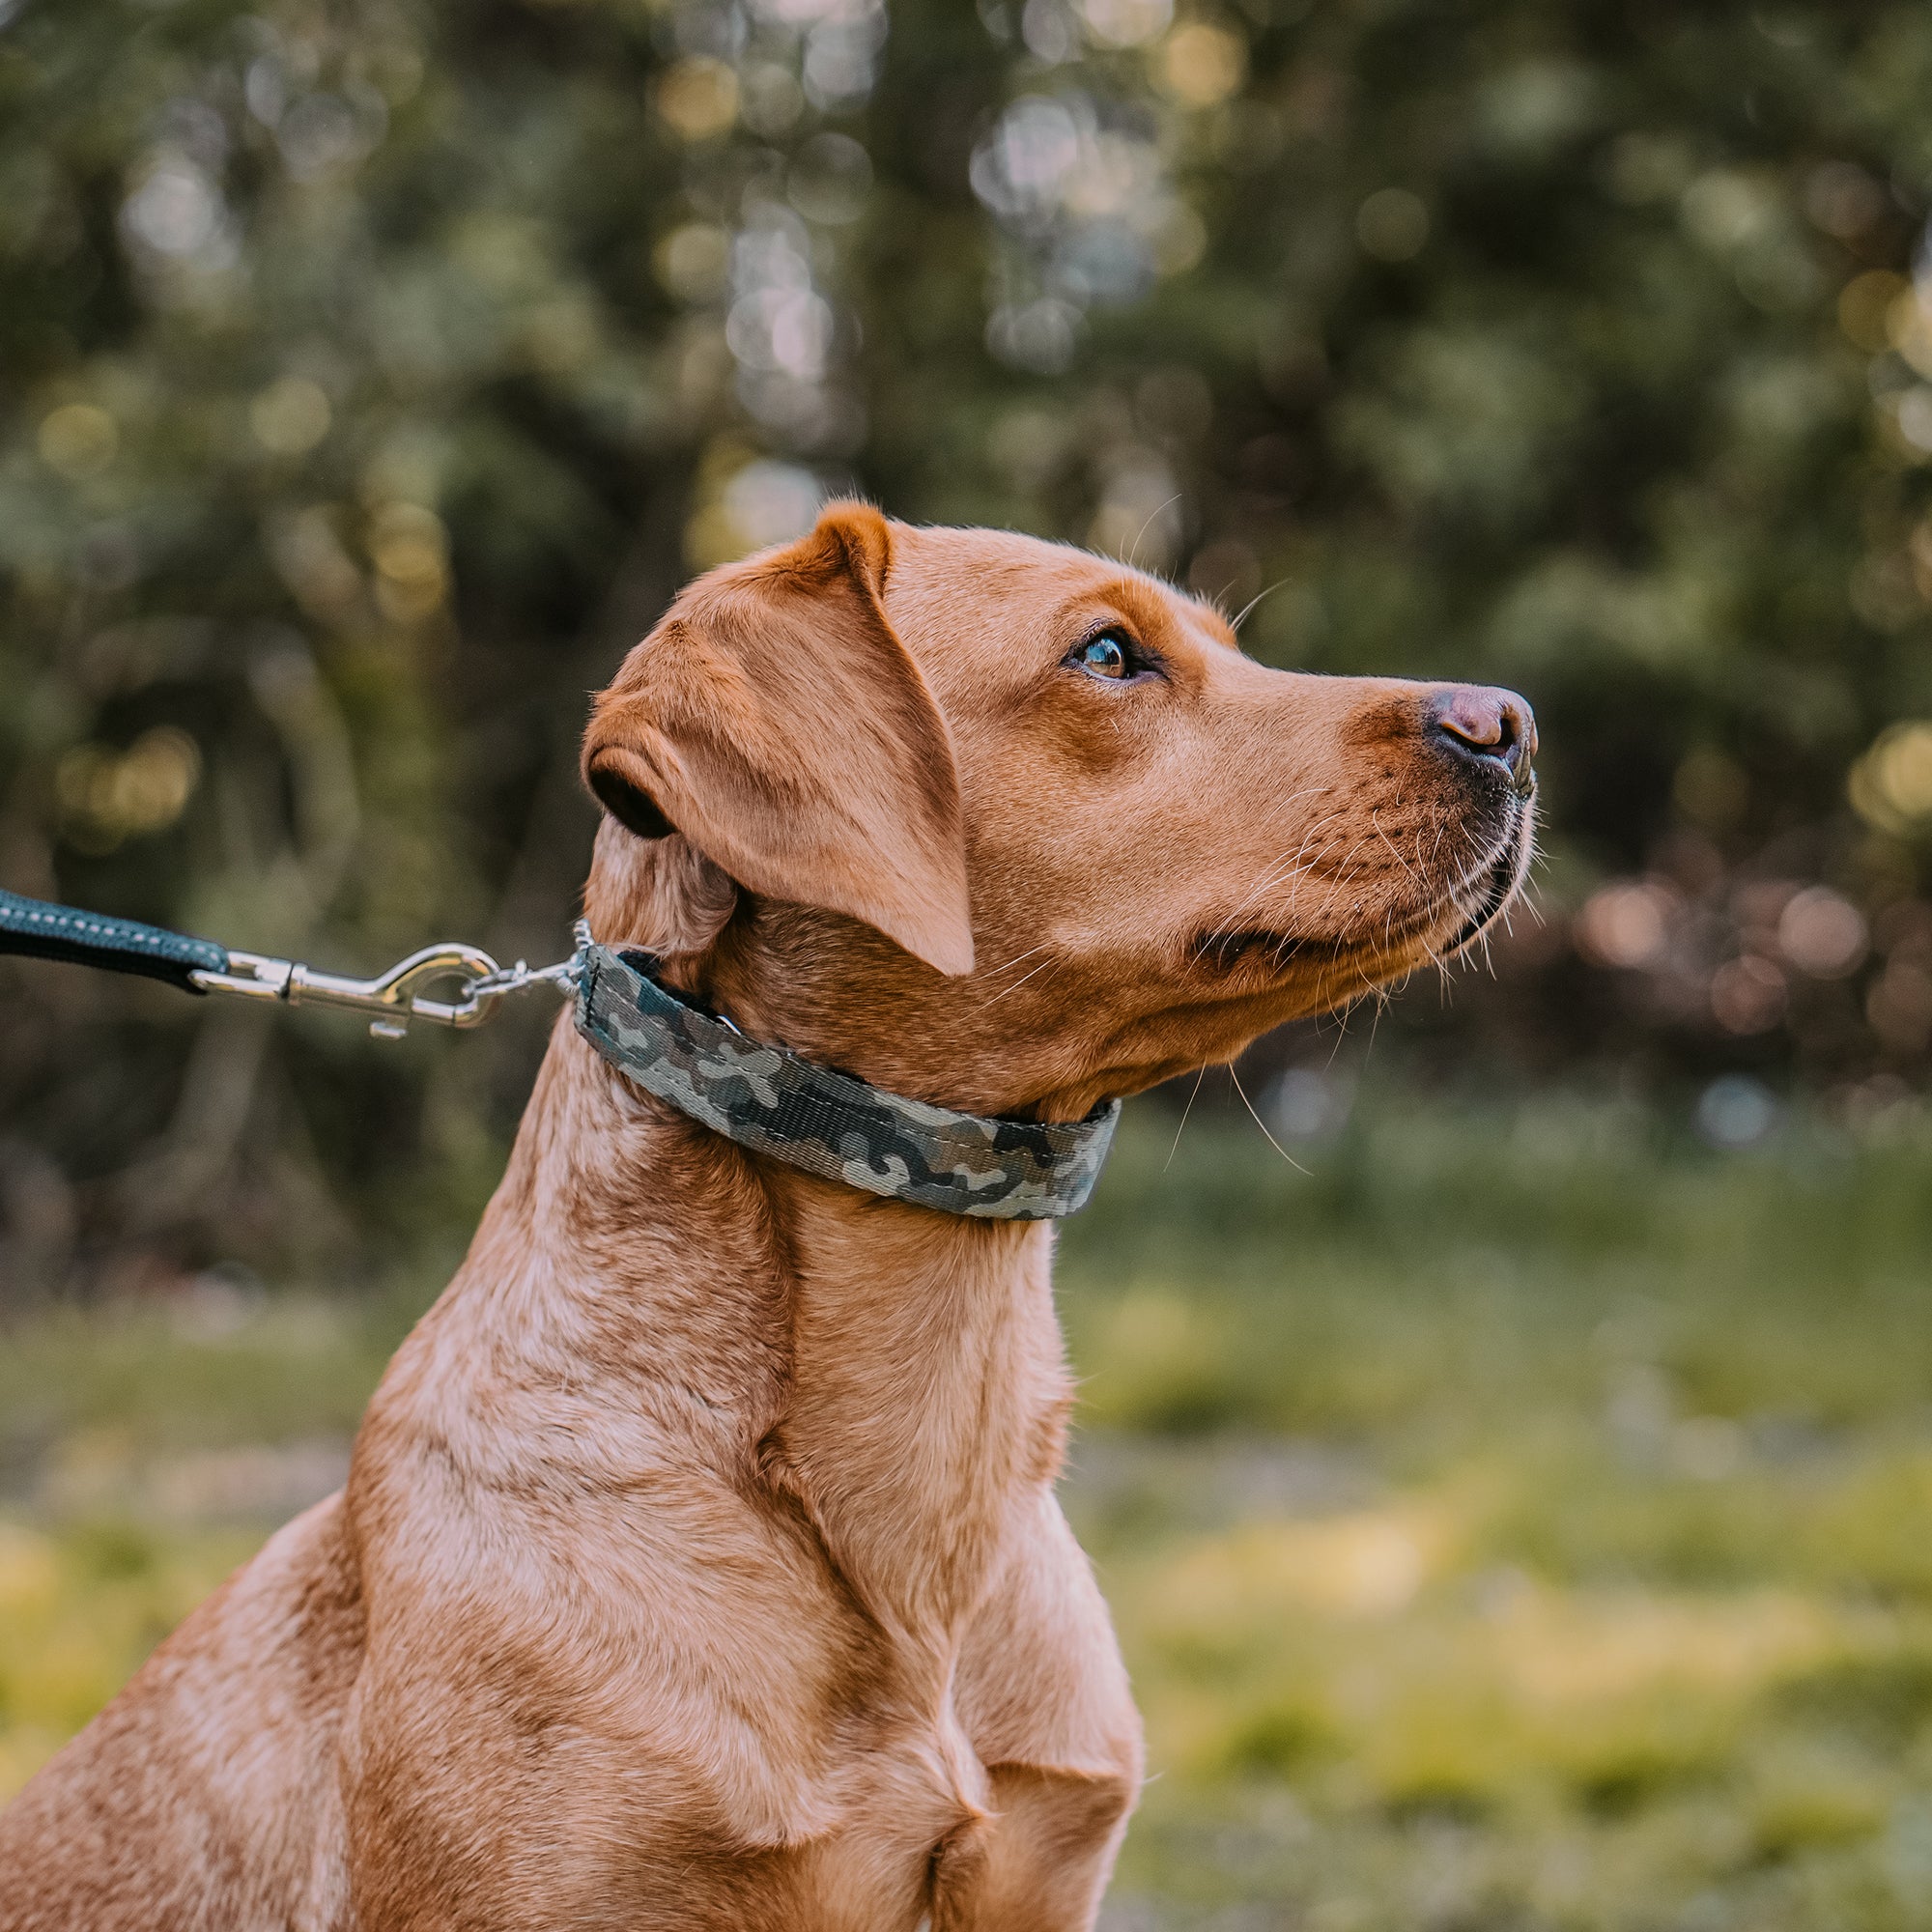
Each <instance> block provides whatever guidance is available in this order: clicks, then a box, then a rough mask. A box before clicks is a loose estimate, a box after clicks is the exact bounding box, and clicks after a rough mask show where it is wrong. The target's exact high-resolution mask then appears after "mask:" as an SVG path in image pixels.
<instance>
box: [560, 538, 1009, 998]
mask: <svg viewBox="0 0 1932 1932" xmlns="http://www.w3.org/2000/svg"><path fill="white" fill-rule="evenodd" d="M891 545H892V538H891V533H890V531H889V529H888V527H887V525H886V520H885V518H884V517H882V516H881V515H880V514H879V513H878V511H876V510H874V509H872V508H870V507H869V506H868V505H866V504H862V503H835V504H833V505H831V506H830V507H828V508H827V509H826V511H825V512H824V514H823V515H822V516H821V517H820V518H819V520H818V524H817V526H816V527H815V528H814V529H813V530H812V531H811V532H810V535H808V536H805V537H801V538H800V539H799V540H798V542H796V543H794V544H790V545H788V546H786V547H785V548H784V549H782V550H779V551H773V552H770V553H768V554H765V555H763V556H758V557H753V558H752V559H751V560H750V561H748V562H746V563H744V564H741V565H737V566H735V567H733V568H731V569H728V570H725V571H722V572H718V573H716V574H714V575H713V576H711V577H707V578H704V579H701V580H700V581H699V582H696V583H695V584H693V585H692V586H691V588H690V589H689V590H687V591H686V592H685V593H684V595H683V596H681V597H680V598H679V599H678V600H677V602H676V603H675V604H674V605H672V607H671V609H670V611H668V613H667V614H666V616H665V618H664V620H663V621H662V622H661V623H660V624H659V625H658V627H657V629H656V630H654V631H653V632H652V633H651V635H650V636H649V637H647V638H646V639H644V640H643V642H642V643H640V644H639V646H638V647H637V648H636V649H635V650H634V651H633V652H632V653H631V655H630V656H629V657H628V658H627V659H626V660H625V661H624V667H623V668H622V669H621V670H620V671H619V672H618V673H617V677H616V680H615V682H614V683H612V684H611V688H610V689H609V690H608V691H606V692H604V693H603V694H602V696H599V698H598V699H597V702H596V706H595V708H594V709H593V710H592V712H591V717H590V727H589V729H588V731H587V732H586V733H585V734H584V741H583V776H584V781H585V782H586V783H587V784H588V785H589V787H590V789H591V790H592V791H593V792H594V793H595V794H596V795H597V798H598V799H599V801H600V802H601V803H602V805H603V806H604V809H605V810H607V811H608V812H610V814H611V817H612V818H614V819H616V820H617V821H618V822H619V823H620V824H622V825H624V826H626V827H628V828H629V830H630V831H631V832H632V833H634V834H635V835H637V836H638V837H639V838H667V837H668V836H669V835H670V834H671V833H673V832H675V833H678V834H680V835H681V836H682V838H684V839H685V840H686V841H687V842H688V843H689V844H690V845H691V846H692V847H694V848H695V849H696V851H697V852H700V853H702V854H703V855H704V857H705V858H706V859H707V860H709V861H711V862H712V863H713V864H714V865H716V866H717V867H721V868H722V869H723V871H724V872H725V874H727V875H728V876H729V877H730V878H731V879H733V880H735V881H736V882H737V883H738V884H739V885H741V886H744V887H746V888H747V889H749V890H750V891H752V892H754V893H761V894H764V895H767V896H768V897H772V898H778V899H787V900H790V901H792V902H794V903H796V904H800V905H810V906H823V907H825V908H827V909H828V910H830V911H833V912H841V913H845V914H847V915H849V916H850V917H851V918H853V919H857V920H863V921H864V922H865V923H867V925H870V926H874V927H876V928H877V929H878V930H879V931H880V932H883V933H885V934H886V935H887V936H888V937H889V938H891V939H894V940H896V941H897V942H898V944H899V945H900V946H902V947H904V948H905V950H906V951H907V952H911V953H913V954H915V955H917V956H918V957H919V958H921V959H923V960H924V961H925V962H926V963H927V964H928V965H930V966H935V967H937V968H938V969H939V971H940V972H942V973H951V974H959V973H967V972H970V971H971V970H972V967H973V931H972V923H971V920H970V917H969V912H968V903H967V891H966V839H965V831H964V826H963V821H962V815H961V810H960V804H959V778H958V773H957V771H956V770H955V769H954V765H953V759H952V741H951V739H950V738H949V737H948V736H947V731H946V724H945V721H944V720H943V719H942V718H941V717H940V715H939V709H938V707H937V706H936V705H935V704H934V702H933V700H932V694H931V693H930V692H929V691H928V690H927V689H926V686H925V680H924V679H923V677H922V676H921V675H920V671H919V667H918V666H917V665H915V664H914V663H913V661H912V658H911V656H910V655H909V654H908V652H907V651H906V648H905V646H904V645H903V644H901V643H900V642H899V640H898V639H897V638H896V637H895V635H894V633H893V629H892V626H891V625H890V624H889V623H888V622H887V621H886V614H885V611H884V610H883V609H882V608H881V605H880V597H879V593H880V589H881V587H882V585H883V583H884V580H885V575H886V570H887V567H888V565H889V563H890V561H891Z"/></svg>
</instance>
